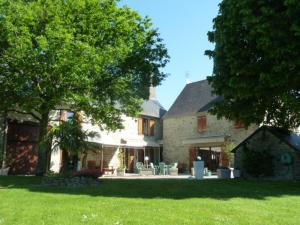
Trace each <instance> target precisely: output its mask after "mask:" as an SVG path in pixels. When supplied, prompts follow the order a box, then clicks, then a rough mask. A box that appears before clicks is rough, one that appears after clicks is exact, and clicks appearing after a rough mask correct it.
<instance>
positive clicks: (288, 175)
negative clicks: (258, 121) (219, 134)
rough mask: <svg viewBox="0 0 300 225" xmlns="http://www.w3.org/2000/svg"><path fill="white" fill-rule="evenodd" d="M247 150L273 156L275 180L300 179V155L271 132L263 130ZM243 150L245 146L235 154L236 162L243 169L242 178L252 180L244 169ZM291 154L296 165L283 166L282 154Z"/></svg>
mask: <svg viewBox="0 0 300 225" xmlns="http://www.w3.org/2000/svg"><path fill="white" fill-rule="evenodd" d="M246 145H247V148H248V149H250V150H251V149H254V150H255V151H262V150H267V151H270V152H271V154H272V155H273V157H274V158H273V166H274V168H273V171H274V175H273V177H272V178H273V179H295V178H300V153H297V152H296V151H295V150H294V149H292V148H291V147H290V146H288V145H287V144H286V143H285V142H282V141H281V140H280V139H279V138H277V137H276V136H274V135H273V134H272V133H270V132H269V131H265V132H264V130H261V131H259V132H258V133H256V134H255V135H254V136H252V137H251V138H250V139H249V140H248V141H247V144H246ZM243 149H244V145H242V146H240V147H239V148H238V149H237V150H236V153H235V157H234V161H235V165H236V167H238V168H240V169H241V172H242V176H243V177H245V178H251V176H250V175H249V174H247V172H246V171H245V169H244V167H243V160H242V158H243ZM285 152H287V153H290V154H291V155H292V156H293V159H294V160H293V161H294V163H293V164H292V165H291V166H286V165H283V164H282V163H281V162H280V157H281V154H282V153H285Z"/></svg>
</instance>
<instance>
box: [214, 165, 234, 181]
mask: <svg viewBox="0 0 300 225" xmlns="http://www.w3.org/2000/svg"><path fill="white" fill-rule="evenodd" d="M217 174H218V178H220V179H230V174H231V170H230V169H229V168H228V167H227V166H220V167H219V168H218V169H217Z"/></svg>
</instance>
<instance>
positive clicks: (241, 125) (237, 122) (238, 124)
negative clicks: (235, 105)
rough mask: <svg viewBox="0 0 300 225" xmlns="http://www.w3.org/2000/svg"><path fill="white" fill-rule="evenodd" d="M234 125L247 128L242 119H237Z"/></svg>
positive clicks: (236, 127) (237, 127) (238, 127)
mask: <svg viewBox="0 0 300 225" xmlns="http://www.w3.org/2000/svg"><path fill="white" fill-rule="evenodd" d="M234 127H235V129H240V128H245V124H244V123H242V122H241V121H235V123H234Z"/></svg>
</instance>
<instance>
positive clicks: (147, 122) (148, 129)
mask: <svg viewBox="0 0 300 225" xmlns="http://www.w3.org/2000/svg"><path fill="white" fill-rule="evenodd" d="M154 129H155V120H154V119H150V118H143V117H142V118H139V119H138V134H139V135H145V136H154V135H155V133H154Z"/></svg>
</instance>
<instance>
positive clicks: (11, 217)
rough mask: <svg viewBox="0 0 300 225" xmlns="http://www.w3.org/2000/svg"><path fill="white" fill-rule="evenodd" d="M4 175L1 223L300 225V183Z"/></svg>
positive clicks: (0, 183) (0, 196)
mask: <svg viewBox="0 0 300 225" xmlns="http://www.w3.org/2000/svg"><path fill="white" fill-rule="evenodd" d="M39 179H40V178H37V177H0V224H1V225H3V224H28V225H31V224H51V225H56V224H118V225H120V224H181V225H182V224H222V225H223V224H255V225H259V224H262V225H267V224H272V225H274V224H285V225H287V224H292V225H296V224H300V214H299V210H300V183H299V182H257V181H236V180H228V181H225V180H223V181H222V180H205V181H195V180H104V181H103V182H102V185H101V186H100V187H95V188H49V187H48V188H45V187H41V186H38V185H37V184H39V182H40V180H39Z"/></svg>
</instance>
